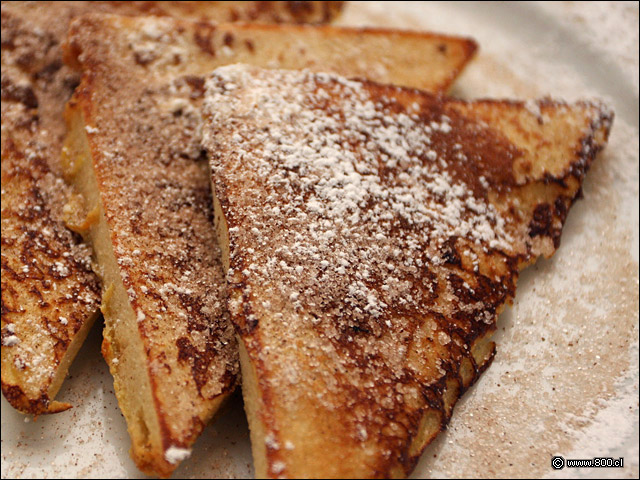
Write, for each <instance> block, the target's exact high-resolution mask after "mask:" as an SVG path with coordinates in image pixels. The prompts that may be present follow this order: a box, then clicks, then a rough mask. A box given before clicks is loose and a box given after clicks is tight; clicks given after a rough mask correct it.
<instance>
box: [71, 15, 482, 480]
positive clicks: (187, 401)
mask: <svg viewBox="0 0 640 480" xmlns="http://www.w3.org/2000/svg"><path fill="white" fill-rule="evenodd" d="M441 47H442V48H441ZM474 49H475V44H474V43H473V42H472V41H470V40H466V39H460V38H452V37H442V36H437V35H428V34H418V33H402V32H394V31H378V30H375V31H368V30H361V29H346V28H326V27H295V26H282V27H273V26H259V25H231V24H227V25H224V24H220V25H217V26H215V27H214V26H211V25H208V24H204V23H198V24H195V23H188V22H179V21H173V20H169V19H162V20H158V19H150V18H149V19H138V18H124V17H115V16H88V17H84V18H81V19H79V20H78V21H76V22H75V23H74V24H73V25H72V27H71V31H70V37H69V44H68V50H67V53H68V60H69V61H70V62H71V63H75V64H76V65H78V66H79V68H80V69H81V70H82V71H83V77H82V83H81V85H80V86H79V87H78V89H77V90H76V93H75V95H74V97H73V99H72V101H71V102H70V103H69V109H68V112H67V120H68V124H69V127H70V128H69V131H70V134H69V140H68V144H67V149H66V150H65V152H64V153H65V155H64V157H65V162H66V165H67V172H68V175H69V178H70V179H71V180H72V182H73V184H74V186H75V188H76V189H77V190H78V192H79V193H81V194H82V196H83V198H84V201H83V202H79V208H76V210H79V211H80V212H81V213H80V214H78V217H79V219H78V220H77V222H76V223H77V225H78V227H77V228H78V230H81V229H83V228H84V229H86V230H87V232H88V237H89V239H90V241H91V243H92V245H93V247H94V250H95V252H96V255H97V259H98V263H99V265H100V267H101V269H102V271H103V274H102V277H103V280H104V292H103V313H104V317H105V331H104V343H103V353H104V355H105V357H106V359H107V361H108V363H109V365H110V369H111V372H112V374H113V376H114V381H115V390H116V394H117V396H118V401H119V404H120V407H121V409H122V412H123V414H124V416H125V418H126V420H127V424H128V429H129V433H130V435H131V438H132V445H133V446H132V455H133V458H134V459H135V461H136V463H137V464H138V466H139V467H140V468H141V469H142V470H143V471H145V472H147V473H152V474H159V475H168V474H169V473H170V472H171V471H172V469H173V468H175V467H176V466H177V464H178V463H179V461H180V460H181V459H182V458H184V457H185V456H186V455H188V449H189V448H190V446H191V444H192V443H193V442H194V440H195V438H196V437H197V435H198V434H199V433H200V432H201V431H202V428H203V426H204V424H205V423H206V422H207V421H208V420H209V419H210V418H211V417H212V415H213V414H214V413H215V411H216V410H217V408H218V407H219V405H220V403H221V401H222V400H223V399H224V398H225V397H226V396H227V395H229V394H230V392H231V391H232V390H233V388H234V386H235V381H236V373H237V370H238V368H239V367H238V363H237V348H236V346H235V339H234V336H233V328H232V326H231V323H230V322H228V319H227V318H226V317H225V314H224V312H223V310H222V308H223V306H224V302H225V294H224V291H223V288H224V284H225V282H224V275H223V273H222V267H221V264H220V257H219V250H218V247H217V242H216V239H215V232H214V231H213V229H212V228H211V223H212V218H213V212H212V207H211V205H212V201H211V193H210V178H209V174H208V164H207V161H206V158H205V156H204V152H203V150H202V147H201V145H200V140H201V116H200V104H201V102H202V94H203V88H204V75H205V74H206V73H209V72H210V71H211V70H212V69H214V68H216V67H217V66H220V65H226V64H229V63H235V62H238V61H243V62H251V63H255V64H258V65H262V66H269V65H271V66H287V67H291V68H304V67H312V68H316V69H321V70H331V69H335V70H338V71H340V72H342V73H345V74H351V75H359V76H369V77H371V78H379V79H381V80H384V81H396V82H399V83H405V82H406V83H409V84H414V85H420V86H423V87H425V88H435V89H444V88H446V87H448V85H449V84H450V83H451V81H452V79H453V78H454V77H455V75H456V74H457V73H458V72H459V71H460V70H461V68H462V67H463V66H464V64H465V63H466V62H467V61H468V59H469V58H470V55H471V54H472V53H473V51H474ZM421 54H422V56H424V58H426V59H429V58H432V57H433V61H434V69H433V72H432V70H431V69H430V68H429V66H428V65H423V64H421V65H419V66H416V65H414V61H416V60H417V59H419V58H420V56H421ZM435 72H437V73H435ZM432 74H433V75H432ZM434 75H435V76H434ZM82 203H84V205H82ZM178 392H179V393H180V394H179V395H178Z"/></svg>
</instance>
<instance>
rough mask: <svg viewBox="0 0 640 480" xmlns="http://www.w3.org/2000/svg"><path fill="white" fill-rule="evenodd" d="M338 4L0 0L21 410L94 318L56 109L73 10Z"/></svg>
mask: <svg viewBox="0 0 640 480" xmlns="http://www.w3.org/2000/svg"><path fill="white" fill-rule="evenodd" d="M341 6H342V2H2V338H3V339H5V340H3V342H2V392H3V394H4V395H5V397H6V398H7V400H9V402H10V403H11V404H12V405H13V406H14V407H15V408H17V409H18V410H20V411H22V412H23V413H30V414H34V415H39V414H42V413H55V412H60V411H63V410H66V409H67V408H69V407H70V406H71V405H69V404H68V403H61V402H56V401H54V400H53V398H54V396H55V395H56V393H57V391H58V389H59V388H60V386H61V384H62V381H63V380H64V377H65V375H66V372H67V370H68V367H69V365H70V363H71V361H72V360H73V357H74V356H75V354H76V352H77V350H78V348H79V347H80V345H81V344H82V342H83V340H84V337H85V336H86V333H87V332H88V330H89V329H90V327H91V324H92V323H93V320H94V319H95V318H96V316H97V312H98V305H99V301H100V297H99V290H100V287H99V283H98V279H97V277H96V276H95V275H94V274H93V273H92V271H91V268H90V260H91V257H90V251H89V250H88V249H87V248H85V247H84V246H83V245H82V243H81V239H80V237H79V236H78V235H76V234H74V233H73V232H72V231H70V230H68V229H67V228H66V227H65V225H64V217H65V212H63V211H62V209H63V207H64V204H65V203H66V197H67V196H68V195H69V194H70V191H69V188H68V187H67V186H66V185H65V183H64V182H63V181H62V174H61V169H60V162H59V156H60V150H61V147H62V141H63V137H64V134H65V127H64V121H63V111H64V106H65V104H66V102H67V100H68V99H69V98H70V97H71V93H72V92H73V89H74V88H75V86H76V85H77V84H78V81H79V78H78V74H77V73H76V72H74V71H73V70H71V69H70V68H68V67H67V66H65V65H64V64H63V63H62V50H61V44H62V42H63V40H64V38H65V36H66V32H67V27H68V25H69V22H70V21H71V19H72V18H74V17H76V16H78V15H81V14H85V13H90V12H117V13H120V14H123V15H160V16H178V17H182V18H191V19H194V20H210V21H248V20H251V21H254V22H274V21H275V22H279V21H290V22H295V23H320V22H324V21H328V20H331V19H332V18H333V17H334V16H335V15H336V14H337V13H338V12H339V11H340V8H341Z"/></svg>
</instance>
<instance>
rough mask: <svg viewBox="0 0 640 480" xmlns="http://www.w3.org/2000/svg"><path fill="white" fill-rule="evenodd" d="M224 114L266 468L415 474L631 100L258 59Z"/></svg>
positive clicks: (247, 372) (226, 207) (220, 175)
mask: <svg viewBox="0 0 640 480" xmlns="http://www.w3.org/2000/svg"><path fill="white" fill-rule="evenodd" d="M204 111H205V116H206V119H205V127H204V131H203V138H204V140H203V142H204V145H205V147H206V148H207V150H208V152H209V155H210V157H211V166H212V180H213V185H214V196H215V205H216V206H215V216H216V226H217V230H218V235H219V239H220V245H221V248H222V251H223V256H224V263H225V265H226V266H227V268H228V274H227V280H228V294H229V297H228V304H229V311H230V315H231V319H232V321H233V322H234V324H235V327H236V330H237V332H238V333H239V345H240V361H241V367H242V382H243V395H244V399H245V408H246V410H247V415H248V418H249V426H250V429H251V441H252V448H253V454H254V461H255V468H256V476H257V477H258V478H263V477H272V478H369V477H372V478H373V477H375V478H378V477H380V478H382V477H398V476H404V475H407V474H408V473H409V472H410V471H411V470H412V468H413V467H414V465H415V463H416V462H417V460H418V458H419V456H420V454H421V452H422V451H423V450H424V448H425V446H426V445H427V444H428V443H429V442H430V441H431V440H432V439H433V438H434V437H435V436H436V435H437V433H438V432H439V431H441V430H442V429H443V428H444V427H445V426H446V424H447V421H448V419H449V418H450V416H451V412H452V408H453V406H454V404H455V403H456V401H457V399H458V398H459V397H460V395H461V394H462V393H463V392H464V391H465V390H466V389H467V388H468V387H469V386H470V385H471V384H472V383H473V382H474V381H475V380H476V379H477V378H478V376H479V374H480V373H481V372H482V371H483V369H485V368H486V367H487V365H488V364H489V362H490V361H491V360H492V358H493V355H494V347H495V345H494V343H493V342H492V341H491V335H492V333H493V331H494V330H495V326H496V317H497V315H498V314H499V313H500V311H501V310H502V309H503V307H504V306H505V304H506V303H507V302H510V301H511V299H512V298H513V295H514V293H515V287H516V280H517V276H518V271H519V270H520V269H521V268H523V267H524V266H525V265H527V264H529V263H531V262H533V261H534V260H535V259H536V258H537V257H538V256H539V255H545V256H550V255H551V254H553V252H554V251H555V249H556V248H557V247H558V243H559V239H560V233H561V230H562V225H563V223H564V220H565V217H566V214H567V211H568V209H569V207H570V206H571V204H572V203H573V201H574V200H575V199H576V197H577V195H578V194H579V192H580V184H581V181H582V178H583V176H584V173H585V172H586V170H587V168H588V167H589V165H590V163H591V161H592V160H593V158H594V156H595V154H596V152H598V151H599V150H600V149H601V148H603V146H604V144H605V143H606V140H607V136H608V132H609V128H610V123H611V119H612V114H611V113H610V112H609V111H608V110H607V109H606V108H604V107H602V106H600V105H596V104H591V103H577V104H573V105H567V104H563V103H557V102H553V101H550V100H544V101H540V102H537V103H529V104H525V103H522V102H506V101H478V102H463V101H457V100H450V99H446V98H443V97H438V96H432V95H430V94H427V93H423V92H420V91H417V90H410V89H403V88H396V87H390V86H383V85H379V84H376V83H373V82H358V81H349V80H346V79H345V78H342V77H338V76H334V75H329V74H314V73H310V72H308V71H306V72H305V71H303V72H296V71H277V70H261V69H257V68H253V67H248V66H241V65H235V66H229V67H224V68H221V69H218V70H216V71H215V72H214V73H213V74H212V75H211V77H210V78H209V80H208V82H207V89H206V94H205V105H204Z"/></svg>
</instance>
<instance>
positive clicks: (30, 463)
mask: <svg viewBox="0 0 640 480" xmlns="http://www.w3.org/2000/svg"><path fill="white" fill-rule="evenodd" d="M340 22H341V23H342V24H352V25H377V26H392V27H401V28H412V29H429V30H436V31H442V32H448V33H455V34H463V35H468V36H471V37H474V38H475V39H476V40H477V41H478V43H479V44H480V46H481V50H480V54H479V55H478V57H477V58H476V60H475V61H474V62H473V63H472V65H471V66H470V67H469V69H468V70H467V71H466V73H465V74H464V75H463V77H462V78H461V79H460V80H459V82H458V83H457V84H456V86H455V88H454V90H453V93H454V94H455V95H458V96H462V97H466V98H474V97H486V96H501V97H520V98H534V97H538V96H543V95H547V94H551V95H552V96H554V97H558V98H566V99H569V100H573V99H577V98H581V97H594V96H597V97H600V98H604V99H606V101H607V102H609V103H610V104H611V106H612V107H613V108H614V110H615V112H616V120H615V122H614V127H613V131H612V135H611V139H610V143H609V146H608V148H607V150H606V151H605V152H604V153H603V154H601V155H600V156H599V157H598V159H597V161H596V162H595V164H594V166H593V167H592V169H591V172H590V173H589V175H588V176H587V179H586V181H585V185H584V197H585V198H584V199H583V200H580V201H579V202H577V204H576V205H575V206H574V208H573V209H572V211H571V213H570V215H569V218H568V221H567V225H566V227H565V231H564V233H563V239H562V246H561V248H560V250H559V251H558V253H557V254H556V255H555V256H554V258H553V259H551V260H547V261H541V262H539V263H538V264H537V265H536V266H534V267H532V268H530V269H529V270H528V271H526V272H525V273H524V274H523V275H522V277H521V280H520V283H519V287H518V293H517V296H516V302H515V304H514V306H513V308H511V309H508V310H507V311H506V312H505V313H504V314H503V315H502V316H501V317H500V320H499V323H498V327H499V328H498V333H497V334H496V342H497V344H498V353H497V355H496V358H495V360H494V363H493V365H492V366H491V367H490V368H489V370H488V371H487V372H486V373H485V374H484V375H483V377H482V378H481V379H480V380H479V382H478V383H477V384H476V386H474V387H473V388H472V389H471V390H470V391H469V392H467V393H466V395H465V396H464V398H463V399H462V400H461V402H460V403H459V404H458V405H457V406H456V409H455V413H454V416H453V418H452V421H451V423H450V425H449V429H448V430H447V432H445V433H444V434H442V435H440V437H439V438H438V439H437V440H436V441H435V442H434V443H433V444H432V445H431V446H429V448H428V449H427V451H426V452H425V454H424V455H423V457H422V459H421V461H420V463H419V464H418V466H417V468H416V471H415V472H414V475H413V476H414V477H416V478H418V477H425V476H450V477H459V476H467V477H478V476H481V477H486V476H497V477H512V476H516V477H518V476H519V477H522V476H525V477H537V476H553V475H558V474H559V475H561V476H568V477H579V478H582V477H600V476H609V477H630V478H633V477H635V478H637V477H638V75H637V71H638V54H637V52H638V33H637V31H638V6H637V3H635V2H633V3H631V4H614V5H606V6H603V5H596V6H594V5H592V4H589V5H587V4H586V2H585V3H573V4H568V3H566V2H563V3H561V4H552V5H543V4H531V3H528V2H527V3H515V4H511V3H495V4H494V3H489V4H484V3H465V2H463V3H454V4H446V3H445V4H441V3H428V4H427V3H424V4H423V3H412V4H402V3H400V2H393V3H384V2H379V3H365V2H359V3H355V2H354V3H353V4H350V5H349V6H348V8H347V10H346V12H345V14H344V16H343V17H342V19H341V21H340ZM99 352H100V326H97V328H95V329H94V331H93V332H92V333H91V334H90V336H89V338H88V340H87V342H86V343H85V345H84V346H83V348H82V350H81V351H80V353H79V355H78V357H77V359H76V361H75V363H74V365H73V367H72V368H71V371H70V377H69V379H68V380H67V381H66V382H65V384H64V386H63V388H62V391H61V393H60V395H59V398H60V399H61V400H63V401H68V402H70V403H72V404H73V405H74V408H73V409H71V410H69V411H67V412H65V413H61V414H58V415H53V416H43V417H40V418H39V419H38V420H37V421H36V422H33V421H27V422H25V417H24V416H22V415H20V414H18V413H17V412H16V411H14V410H13V409H12V408H11V407H10V406H9V405H8V404H7V402H6V401H5V399H4V398H3V399H2V477H3V478H9V477H12V478H15V477H21V478H59V477H86V478H102V477H107V478H108V477H130V478H138V477H140V478H143V477H144V476H143V475H142V474H141V473H140V472H139V471H138V470H137V469H136V467H135V465H134V464H133V462H132V461H131V459H130V457H129V455H128V449H129V438H128V435H127V431H126V425H125V422H124V418H123V417H122V415H121V414H120V411H119V409H118V406H117V402H116V400H115V397H114V394H113V387H112V379H111V377H110V375H109V372H108V370H107V367H106V365H105V362H104V361H103V360H102V358H101V356H100V353H99ZM553 455H562V456H564V457H565V458H592V457H594V456H611V457H616V458H617V457H624V465H625V466H624V468H623V469H606V470H604V469H581V470H576V469H568V468H565V469H564V470H561V471H559V472H555V471H554V470H553V469H552V468H551V466H550V461H551V457H552V456H553ZM252 474H253V468H252V460H251V449H250V444H249V436H248V429H247V424H246V420H245V419H244V414H243V411H242V404H241V400H240V398H239V396H238V397H236V398H235V400H234V401H233V402H231V406H230V407H229V410H228V412H227V413H226V414H225V415H223V416H222V418H221V419H220V420H219V421H218V422H217V423H215V424H214V425H211V426H209V427H208V428H207V429H206V431H205V432H204V434H203V435H202V437H201V438H200V439H199V440H198V442H197V443H196V445H195V448H194V450H193V454H192V456H191V458H190V459H189V460H187V461H185V462H184V463H183V464H182V465H181V466H180V468H179V469H178V470H177V471H176V472H175V474H174V477H175V478H190V477H193V478H207V477H208V478H212V477H249V476H251V475H252Z"/></svg>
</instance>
